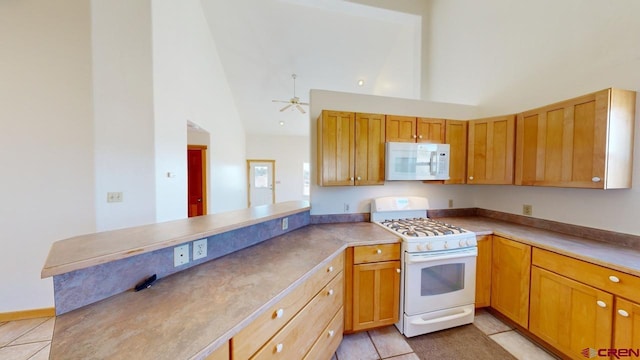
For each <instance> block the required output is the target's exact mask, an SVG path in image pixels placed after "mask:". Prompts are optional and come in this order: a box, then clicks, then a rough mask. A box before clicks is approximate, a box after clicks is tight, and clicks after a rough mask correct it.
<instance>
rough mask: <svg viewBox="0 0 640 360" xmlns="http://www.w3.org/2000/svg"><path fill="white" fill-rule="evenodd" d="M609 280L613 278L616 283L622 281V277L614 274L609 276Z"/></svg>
mask: <svg viewBox="0 0 640 360" xmlns="http://www.w3.org/2000/svg"><path fill="white" fill-rule="evenodd" d="M609 280H611V281H612V282H614V283H619V282H620V279H619V278H618V277H617V276H613V275H611V276H609Z"/></svg>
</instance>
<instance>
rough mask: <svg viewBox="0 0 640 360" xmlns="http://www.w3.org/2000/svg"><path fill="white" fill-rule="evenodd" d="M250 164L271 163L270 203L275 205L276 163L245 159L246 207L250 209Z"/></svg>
mask: <svg viewBox="0 0 640 360" xmlns="http://www.w3.org/2000/svg"><path fill="white" fill-rule="evenodd" d="M251 163H271V172H272V174H271V175H272V178H271V181H272V184H271V203H273V204H275V203H276V161H275V160H262V159H247V206H248V207H251Z"/></svg>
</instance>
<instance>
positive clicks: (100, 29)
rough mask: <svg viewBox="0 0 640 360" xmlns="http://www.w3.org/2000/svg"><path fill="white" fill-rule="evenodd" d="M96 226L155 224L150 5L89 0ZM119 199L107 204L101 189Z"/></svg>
mask: <svg viewBox="0 0 640 360" xmlns="http://www.w3.org/2000/svg"><path fill="white" fill-rule="evenodd" d="M91 13H92V14H91V15H92V17H91V20H92V45H93V46H92V48H93V58H92V59H93V94H94V101H93V104H94V124H95V129H94V133H95V136H94V139H95V164H96V187H95V199H96V220H97V230H98V231H103V230H110V229H114V228H123V227H130V226H136V225H142V224H149V223H152V222H155V212H156V203H155V202H156V200H155V197H156V194H155V192H154V183H155V174H154V162H155V157H154V136H153V128H154V125H153V79H152V67H151V66H152V60H151V55H152V54H151V3H150V1H149V0H146V1H128V0H115V1H100V0H94V1H92V3H91ZM113 191H118V192H122V193H123V199H124V201H123V202H120V203H107V201H106V199H107V192H113Z"/></svg>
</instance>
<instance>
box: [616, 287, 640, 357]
mask: <svg viewBox="0 0 640 360" xmlns="http://www.w3.org/2000/svg"><path fill="white" fill-rule="evenodd" d="M614 317H615V319H616V320H615V324H616V325H615V329H614V333H613V334H614V343H613V344H614V346H613V347H614V348H616V349H640V304H637V303H634V302H631V301H629V300H626V299H622V298H620V297H616V307H615V313H614Z"/></svg>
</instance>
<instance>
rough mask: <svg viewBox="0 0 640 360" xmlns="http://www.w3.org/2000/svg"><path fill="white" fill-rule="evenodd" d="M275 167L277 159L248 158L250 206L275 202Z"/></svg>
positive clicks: (248, 197)
mask: <svg viewBox="0 0 640 360" xmlns="http://www.w3.org/2000/svg"><path fill="white" fill-rule="evenodd" d="M275 168H276V161H275V160H247V176H248V181H247V192H248V196H247V199H248V202H249V204H248V205H249V207H252V206H259V205H267V204H273V203H275V201H276V189H275V186H273V183H274V179H275Z"/></svg>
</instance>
